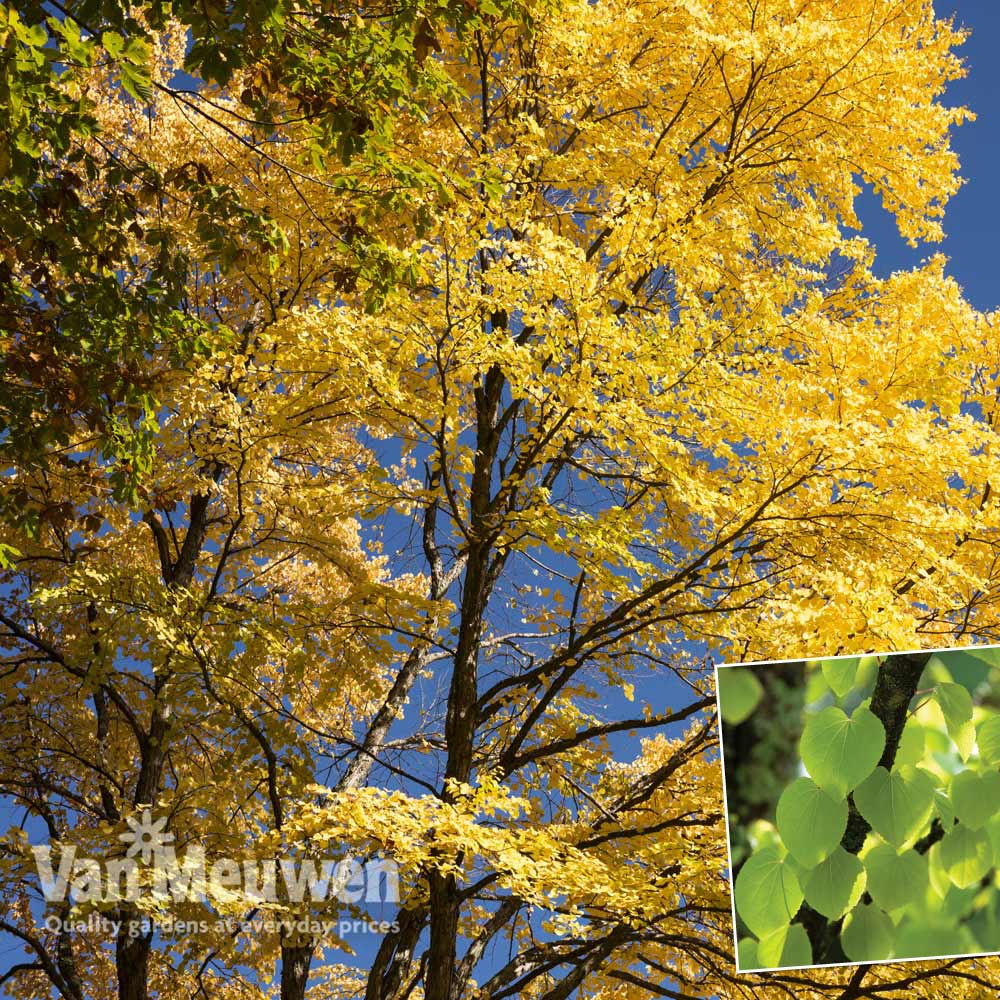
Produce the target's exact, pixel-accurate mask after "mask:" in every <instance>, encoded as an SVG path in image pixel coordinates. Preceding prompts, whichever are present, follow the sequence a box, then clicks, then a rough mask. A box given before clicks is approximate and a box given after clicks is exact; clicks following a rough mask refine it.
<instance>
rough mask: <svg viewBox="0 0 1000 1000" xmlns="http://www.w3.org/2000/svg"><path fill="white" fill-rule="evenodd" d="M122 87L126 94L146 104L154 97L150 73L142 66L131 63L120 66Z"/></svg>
mask: <svg viewBox="0 0 1000 1000" xmlns="http://www.w3.org/2000/svg"><path fill="white" fill-rule="evenodd" d="M119 69H120V70H121V81H122V86H123V87H124V88H125V90H126V92H127V93H128V94H129V95H130V96H132V97H134V98H135V99H136V100H137V101H142V102H146V101H149V100H150V99H151V98H152V96H153V83H152V80H151V79H150V76H149V72H148V70H146V69H145V68H144V67H142V66H133V65H132V64H131V63H126V62H123V63H121V64H120V66H119Z"/></svg>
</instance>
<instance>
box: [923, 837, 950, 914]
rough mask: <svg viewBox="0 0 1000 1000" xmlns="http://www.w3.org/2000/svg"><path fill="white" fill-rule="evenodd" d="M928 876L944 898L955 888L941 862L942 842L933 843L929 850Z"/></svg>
mask: <svg viewBox="0 0 1000 1000" xmlns="http://www.w3.org/2000/svg"><path fill="white" fill-rule="evenodd" d="M927 877H928V880H929V882H930V887H931V889H933V890H934V892H935V893H936V894H937V895H938V896H940V897H941V899H942V900H944V898H945V897H946V896H947V895H948V893H949V892H950V891H951V890H952V889H954V888H955V886H954V885H953V884H952V881H951V879H950V878H949V877H948V873H947V872H946V871H945V869H944V865H943V864H942V863H941V843H940V841H939V842H938V843H936V844H931V846H930V849H929V850H928V851H927Z"/></svg>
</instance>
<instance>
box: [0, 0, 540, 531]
mask: <svg viewBox="0 0 1000 1000" xmlns="http://www.w3.org/2000/svg"><path fill="white" fill-rule="evenodd" d="M502 11H507V12H510V13H520V12H519V11H516V10H515V8H514V7H507V6H506V5H505V4H503V3H500V4H497V5H494V4H492V3H487V4H485V5H482V6H481V7H480V8H476V9H473V8H470V7H468V6H467V5H465V4H448V3H443V4H434V5H430V6H426V5H425V6H423V7H418V5H416V4H412V3H409V2H402V3H398V4H391V5H388V6H385V5H377V6H375V7H365V6H361V7H358V6H345V5H337V4H325V5H322V6H316V5H308V4H306V5H299V4H295V3H288V2H285V0H273V2H271V0H268V2H257V0H254V2H251V3H243V2H237V3H233V4H216V3H211V4H204V3H200V2H198V3H184V2H182V3H174V4H162V3H148V4H140V5H131V4H121V3H92V2H87V0H84V2H82V3H76V2H67V3H65V4H61V3H58V2H55V0H53V2H43V3H37V2H34V0H30V2H25V3H18V4H13V5H9V6H5V7H4V8H3V10H2V11H0V81H2V84H0V85H2V88H3V89H2V92H3V95H4V103H3V112H2V117H0V135H2V136H3V139H4V142H3V146H4V150H3V152H2V154H0V229H2V232H3V237H2V240H3V242H2V243H0V251H2V256H3V261H2V263H0V310H2V316H3V334H2V339H0V348H2V350H3V352H4V357H5V373H4V378H3V380H2V381H0V433H3V434H4V440H3V445H4V448H5V450H6V451H7V452H8V453H9V454H10V455H11V457H12V459H14V460H17V461H19V462H22V463H23V462H28V461H44V458H45V454H46V451H47V448H48V446H49V445H50V444H52V443H56V444H59V445H65V444H66V443H67V441H68V438H69V436H70V434H71V432H72V427H73V425H74V422H75V421H76V422H78V421H79V420H80V419H83V420H85V421H86V422H87V424H88V425H89V426H90V427H91V429H92V430H93V431H94V432H95V433H96V434H97V435H98V436H99V437H100V438H101V440H102V444H103V448H104V453H105V460H106V461H108V463H109V465H110V474H111V476H112V479H113V482H114V483H115V486H116V489H117V490H118V491H119V493H122V492H123V491H124V493H130V492H134V490H135V488H136V486H137V484H138V483H139V482H140V481H141V479H142V478H143V476H144V475H145V474H146V473H147V472H148V471H149V465H150V463H151V461H152V445H151V435H152V433H153V431H154V430H155V419H154V414H155V412H156V410H157V399H156V392H157V388H158V386H159V380H158V376H159V374H160V373H159V372H158V371H157V370H155V369H152V368H151V366H150V365H149V357H150V355H151V354H156V353H160V354H162V355H163V356H164V360H165V362H166V363H167V364H168V366H169V367H172V368H177V367H179V366H182V365H183V364H185V363H187V362H188V361H189V360H190V358H191V357H192V356H194V355H197V354H204V353H205V352H206V351H208V350H210V349H212V347H213V346H214V347H217V348H219V347H223V346H224V345H225V344H226V342H227V335H228V334H229V333H231V331H227V330H225V329H220V328H219V325H218V322H217V321H213V320H212V319H209V320H204V321H202V322H201V323H197V322H195V319H194V316H193V315H192V312H191V310H189V309H188V308H187V291H188V277H189V271H190V268H191V263H192V262H191V261H190V260H188V259H187V258H186V257H185V255H184V252H183V247H182V246H180V245H178V244H177V242H176V241H175V240H174V238H173V233H172V231H171V230H170V228H169V227H164V226H163V225H161V221H162V214H163V207H164V205H167V204H170V205H176V206H183V207H184V208H186V210H187V211H188V212H189V213H191V214H193V215H196V216H197V217H198V218H199V220H200V224H201V226H202V228H203V230H204V236H205V240H204V245H203V248H202V250H203V253H209V252H210V253H211V255H212V257H213V258H214V260H215V262H216V264H217V266H219V267H222V268H227V267H229V266H231V265H232V263H233V260H234V258H235V257H237V256H238V255H239V254H241V253H253V254H256V255H265V256H266V255H268V254H274V253H276V252H278V251H280V250H281V248H282V247H283V246H284V243H285V241H286V239H287V237H286V234H285V233H284V232H283V231H282V230H281V228H280V226H279V225H278V224H277V222H276V220H275V219H274V218H273V217H272V216H269V215H266V214H264V215H257V214H254V212H253V211H251V210H250V208H249V207H248V205H247V203H246V201H245V199H244V197H243V195H244V193H245V192H244V191H243V190H242V189H241V188H240V187H239V186H235V187H234V186H230V185H224V184H220V183H218V182H217V180H216V179H215V178H213V177H212V176H211V175H209V174H208V173H206V172H205V170H204V167H203V166H202V165H200V164H199V162H198V160H197V159H192V160H189V161H188V162H187V163H183V164H180V165H178V166H177V167H175V168H174V169H173V170H172V171H170V172H168V173H163V172H160V171H158V170H157V169H156V167H155V165H154V164H153V163H151V162H150V161H149V160H147V159H146V158H145V156H144V155H143V152H142V149H141V144H139V143H138V142H137V141H136V136H126V135H123V134H113V133H112V134H109V133H106V132H102V131H101V129H100V122H99V119H98V117H97V116H96V115H95V113H94V111H95V106H94V95H93V92H92V91H91V90H90V85H89V84H88V81H91V82H92V77H93V72H94V69H95V67H96V68H98V69H100V70H101V71H102V75H103V79H104V81H105V86H109V87H112V88H114V89H115V90H116V91H118V92H120V95H121V98H122V100H123V101H128V100H130V99H131V100H133V101H135V102H137V104H139V105H140V106H142V107H144V108H145V109H146V112H147V116H151V115H152V114H153V106H154V103H156V102H153V100H152V98H153V95H154V94H156V95H159V96H160V97H164V96H166V97H169V98H171V99H172V100H173V102H174V103H175V104H177V105H178V106H179V107H181V108H183V109H184V110H185V111H186V113H188V114H190V115H193V116H195V117H196V118H198V119H200V120H201V121H202V122H203V123H204V124H205V126H206V127H210V128H214V129H221V130H223V131H225V132H226V134H227V135H229V136H230V138H232V139H234V140H235V141H236V142H238V143H239V144H241V145H243V146H245V147H246V149H247V150H248V151H252V152H253V153H254V154H255V155H256V156H257V157H258V158H259V160H260V161H261V162H266V163H270V164H271V165H272V166H274V167H279V168H282V167H283V169H285V170H291V169H292V168H291V166H290V164H289V163H287V162H285V161H283V159H282V158H281V157H273V156H271V155H270V154H269V149H271V148H272V147H273V146H274V145H275V144H279V143H280V144H284V143H288V142H292V141H294V142H298V143H303V144H306V145H307V146H308V148H309V153H310V156H308V157H306V158H305V162H304V163H303V162H300V163H299V164H297V166H296V168H295V172H294V176H293V175H290V177H291V178H292V179H294V180H297V181H298V184H299V186H300V187H301V186H304V187H305V188H306V194H305V195H303V192H302V191H298V190H297V191H295V192H294V197H303V196H306V197H312V196H314V195H315V194H316V191H315V186H316V185H317V184H319V185H321V186H329V185H331V184H332V185H334V186H335V187H336V186H337V185H338V184H340V185H341V193H342V194H343V195H344V202H345V204H344V209H343V212H342V214H343V216H344V218H345V219H346V218H350V219H352V220H353V221H352V222H351V223H350V225H349V226H348V227H347V228H348V229H349V230H350V233H351V237H350V238H351V240H352V241H353V242H354V243H355V244H356V246H355V250H356V251H358V250H361V249H363V251H364V257H365V259H364V261H360V262H357V265H356V266H357V267H359V268H360V269H361V270H363V271H364V272H365V277H366V278H367V279H368V290H369V296H370V300H371V301H372V302H374V301H377V299H378V297H379V295H380V294H381V293H382V292H383V291H384V289H385V288H386V287H387V286H388V285H389V284H391V283H392V282H394V281H397V280H405V277H406V272H405V267H403V266H402V265H401V262H400V261H399V260H398V255H395V254H394V253H393V252H392V251H393V248H391V247H390V246H387V245H386V244H385V243H384V242H383V241H382V240H380V239H379V238H378V237H377V236H376V235H375V234H374V232H369V231H368V230H367V229H366V228H365V226H366V221H367V218H368V216H369V215H371V214H372V213H374V214H376V215H377V214H379V213H380V212H384V211H391V210H394V209H397V208H398V207H399V205H401V204H403V203H405V202H408V201H410V200H411V199H412V198H415V197H419V192H420V190H421V189H422V188H424V187H425V186H427V185H433V184H435V183H437V181H438V175H437V171H436V170H435V169H434V168H433V167H432V165H431V163H429V162H421V161H418V160H417V159H416V158H415V157H413V156H412V155H404V156H400V155H399V153H398V151H397V150H396V149H395V148H394V146H393V140H392V122H393V114H392V113H391V110H390V109H394V111H395V113H397V114H398V113H400V112H401V111H402V109H403V108H408V109H410V110H412V111H413V112H414V113H417V114H419V113H420V109H421V107H422V106H423V105H424V104H425V103H427V102H429V101H431V100H436V99H439V98H440V97H442V96H443V88H444V85H445V83H446V80H445V78H444V77H443V76H442V75H441V74H440V72H439V71H438V70H437V69H436V64H435V63H434V62H428V60H427V54H428V52H429V51H432V50H433V49H434V48H435V47H438V42H437V38H436V35H435V32H436V31H443V30H446V29H453V30H459V31H467V30H471V29H472V28H473V27H474V26H475V25H476V24H478V23H479V22H480V19H481V17H483V16H490V15H491V14H499V13H500V12H502ZM171 19H172V20H171ZM171 23H172V24H173V25H174V30H175V31H176V30H180V31H182V32H183V33H184V35H185V39H186V41H187V44H186V45H185V46H184V48H183V49H182V51H180V52H179V53H175V55H176V56H177V59H176V62H174V63H173V64H165V65H163V66H160V67H159V68H158V69H156V70H154V67H153V66H152V65H151V62H150V52H151V47H155V46H156V44H157V40H158V38H159V37H160V35H161V34H162V33H163V32H164V31H165V30H167V28H168V26H169V25H170V24H171ZM234 81H235V82H234ZM220 87H221V88H225V89H226V91H227V93H226V98H225V99H224V100H223V101H221V102H218V101H215V100H214V97H215V96H216V95H217V93H218V88H220ZM352 160H354V161H355V162H356V163H361V164H362V169H360V170H357V169H356V170H354V171H353V174H352V176H351V178H350V180H348V173H349V172H348V171H342V172H340V176H338V169H337V167H338V164H341V165H342V164H347V163H350V162H351V161H352ZM359 175H360V176H359ZM136 182H138V183H136ZM348 184H349V185H350V187H347V186H346V185H348ZM202 263H204V262H203V261H202ZM373 279H377V280H373ZM343 280H344V281H350V280H352V278H351V272H350V271H349V270H345V271H344V274H343ZM164 349H169V350H167V351H166V352H164ZM133 500H134V497H133ZM5 513H6V515H7V516H11V517H15V518H16V517H17V511H16V510H8V511H6V512H5ZM27 526H29V527H31V526H32V525H31V524H30V522H28V523H27Z"/></svg>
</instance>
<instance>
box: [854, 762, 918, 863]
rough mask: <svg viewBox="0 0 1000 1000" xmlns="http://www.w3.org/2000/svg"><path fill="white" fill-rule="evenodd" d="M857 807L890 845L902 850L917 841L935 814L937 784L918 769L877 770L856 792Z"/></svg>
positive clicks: (855, 801)
mask: <svg viewBox="0 0 1000 1000" xmlns="http://www.w3.org/2000/svg"><path fill="white" fill-rule="evenodd" d="M854 804H855V806H857V808H858V812H860V813H861V815H862V816H864V818H865V819H866V820H868V823H869V825H870V826H871V828H872V829H873V830H874V831H875V832H876V833H877V834H878V835H879V836H880V837H881V838H882V839H883V840H884V841H886V842H887V843H889V844H892V845H893V846H894V847H896V848H899V849H902V848H903V847H905V846H906V845H907V844H909V843H910V842H912V841H914V840H916V838H917V836H918V835H919V834H920V833H921V831H923V829H924V828H925V827H926V825H927V823H928V822H929V820H930V816H931V813H932V812H933V811H934V782H933V780H932V779H931V778H930V776H929V775H928V774H927V773H926V772H925V771H922V770H920V768H918V767H909V766H907V767H903V768H894V769H893V770H892V771H891V772H889V771H887V770H886V769H885V768H884V767H876V768H875V770H874V771H873V772H872V773H871V774H870V775H869V776H868V777H867V778H865V780H864V781H863V782H862V783H861V784H860V785H858V787H857V788H856V789H855V790H854Z"/></svg>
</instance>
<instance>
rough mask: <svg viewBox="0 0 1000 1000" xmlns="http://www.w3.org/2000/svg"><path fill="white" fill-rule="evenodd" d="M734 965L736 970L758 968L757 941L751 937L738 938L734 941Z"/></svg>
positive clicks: (743, 970)
mask: <svg viewBox="0 0 1000 1000" xmlns="http://www.w3.org/2000/svg"><path fill="white" fill-rule="evenodd" d="M736 966H737V971H738V972H749V971H750V970H751V969H759V968H760V962H759V961H758V959H757V942H756V941H755V940H754V939H753V938H749V937H745V938H740V939H739V941H737V942H736Z"/></svg>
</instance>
